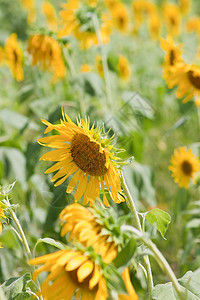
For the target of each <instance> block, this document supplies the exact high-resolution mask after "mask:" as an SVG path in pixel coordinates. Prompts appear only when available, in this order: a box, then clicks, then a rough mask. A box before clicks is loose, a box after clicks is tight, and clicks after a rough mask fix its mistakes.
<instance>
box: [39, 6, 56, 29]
mask: <svg viewBox="0 0 200 300" xmlns="http://www.w3.org/2000/svg"><path fill="white" fill-rule="evenodd" d="M42 11H43V13H44V15H45V17H46V19H47V22H48V25H49V28H50V29H51V30H56V29H57V23H58V21H57V16H56V11H55V8H54V7H53V5H52V4H51V3H50V2H48V1H45V2H43V4H42Z"/></svg>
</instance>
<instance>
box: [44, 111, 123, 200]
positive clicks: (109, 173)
mask: <svg viewBox="0 0 200 300" xmlns="http://www.w3.org/2000/svg"><path fill="white" fill-rule="evenodd" d="M42 122H43V123H44V124H46V125H47V129H46V131H45V133H47V132H50V131H52V130H53V129H55V130H56V131H57V132H58V135H53V136H49V137H45V138H41V139H39V140H38V142H39V143H40V144H42V145H44V146H47V147H51V148H57V150H54V151H51V152H48V153H46V154H44V155H43V156H42V157H41V158H40V159H41V160H45V161H57V163H56V164H55V165H53V166H52V167H51V168H49V169H48V170H46V172H45V173H51V172H54V171H57V173H56V174H55V175H54V176H53V178H52V179H51V181H53V182H55V181H56V180H58V179H59V180H58V181H57V182H56V183H55V186H58V185H60V184H62V183H63V182H64V181H65V180H66V179H67V178H68V177H69V176H70V175H72V174H73V177H72V179H71V181H70V182H69V184H68V187H67V193H71V192H72V191H73V190H74V189H75V187H76V185H77V184H78V186H77V189H76V192H75V194H74V199H75V201H79V200H80V199H81V197H82V196H83V195H84V196H83V204H84V205H85V204H87V203H88V202H89V201H94V200H95V199H96V198H97V197H98V198H99V197H100V187H101V189H102V191H103V201H104V204H105V205H107V206H108V201H107V199H106V195H105V188H107V189H108V191H109V192H110V195H111V197H112V199H113V200H114V202H115V203H119V202H121V201H124V198H123V197H122V196H121V194H120V192H121V184H120V173H119V170H118V169H117V166H118V164H117V160H118V158H117V157H115V155H114V151H113V149H114V148H113V145H111V139H107V137H105V136H104V137H103V136H102V135H101V133H102V130H100V129H99V128H98V127H97V128H94V124H93V126H92V128H91V129H89V123H88V122H85V121H84V120H83V119H81V121H80V122H78V125H76V124H74V123H73V122H72V121H71V119H70V118H69V117H68V115H67V114H66V113H63V120H61V124H58V125H53V124H51V123H49V122H47V121H45V120H42ZM91 203H92V202H91Z"/></svg>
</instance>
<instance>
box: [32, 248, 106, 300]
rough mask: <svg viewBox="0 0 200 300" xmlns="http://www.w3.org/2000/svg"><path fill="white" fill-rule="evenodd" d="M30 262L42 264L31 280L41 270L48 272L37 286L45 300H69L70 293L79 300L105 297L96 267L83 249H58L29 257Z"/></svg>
mask: <svg viewBox="0 0 200 300" xmlns="http://www.w3.org/2000/svg"><path fill="white" fill-rule="evenodd" d="M30 264H31V265H42V266H41V267H40V268H39V269H37V270H36V271H34V272H33V280H36V279H37V277H38V276H39V274H40V273H41V272H48V276H47V277H46V279H45V280H44V281H43V283H42V285H41V294H42V296H43V297H44V299H45V300H58V299H65V300H71V299H72V297H73V295H74V294H76V297H78V298H79V299H80V298H81V299H83V300H86V299H87V300H99V299H102V300H104V299H105V300H106V299H107V297H108V291H107V287H106V281H105V279H104V277H103V276H102V271H101V269H100V267H99V266H98V265H97V264H95V263H94V262H93V261H92V259H91V258H90V257H88V256H87V255H85V254H84V252H81V251H74V250H60V251H58V252H55V253H52V254H47V255H44V256H41V257H37V258H35V259H32V260H30Z"/></svg>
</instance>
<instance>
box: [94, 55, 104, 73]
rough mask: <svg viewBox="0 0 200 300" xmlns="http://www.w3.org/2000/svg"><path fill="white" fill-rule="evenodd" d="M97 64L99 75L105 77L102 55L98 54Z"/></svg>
mask: <svg viewBox="0 0 200 300" xmlns="http://www.w3.org/2000/svg"><path fill="white" fill-rule="evenodd" d="M95 65H96V68H97V71H98V73H99V75H100V76H101V77H104V70H103V63H102V57H101V56H100V55H97V56H96V63H95Z"/></svg>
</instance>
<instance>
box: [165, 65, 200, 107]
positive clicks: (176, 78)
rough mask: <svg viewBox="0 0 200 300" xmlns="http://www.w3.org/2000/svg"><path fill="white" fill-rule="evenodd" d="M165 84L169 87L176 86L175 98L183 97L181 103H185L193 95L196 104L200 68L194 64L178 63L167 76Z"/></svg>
mask: <svg viewBox="0 0 200 300" xmlns="http://www.w3.org/2000/svg"><path fill="white" fill-rule="evenodd" d="M167 84H168V86H169V88H173V87H174V86H178V88H177V91H176V96H177V98H179V99H181V98H183V97H185V98H184V100H183V103H187V102H188V101H189V100H191V99H192V98H193V97H194V98H195V102H196V103H197V104H198V102H199V99H200V68H199V67H197V66H195V65H188V64H185V63H178V64H176V66H175V67H174V70H173V72H172V73H171V74H170V75H169V76H168V79H167Z"/></svg>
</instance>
